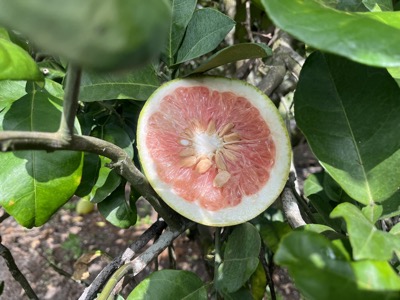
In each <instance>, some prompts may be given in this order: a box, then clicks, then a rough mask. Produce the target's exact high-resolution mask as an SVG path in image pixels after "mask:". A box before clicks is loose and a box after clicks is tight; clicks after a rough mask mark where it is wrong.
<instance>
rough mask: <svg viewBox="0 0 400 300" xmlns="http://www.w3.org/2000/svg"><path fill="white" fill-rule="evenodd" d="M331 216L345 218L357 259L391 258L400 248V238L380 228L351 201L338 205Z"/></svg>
mask: <svg viewBox="0 0 400 300" xmlns="http://www.w3.org/2000/svg"><path fill="white" fill-rule="evenodd" d="M331 217H332V218H338V217H342V218H344V219H345V221H346V224H347V231H348V233H349V238H350V243H351V245H352V247H353V257H354V259H356V260H362V259H373V260H390V259H391V258H392V257H393V251H394V250H395V249H400V239H398V238H397V237H394V236H393V235H391V234H390V233H387V232H383V231H380V230H378V229H377V228H376V227H375V226H374V224H373V223H372V222H371V221H369V220H368V219H367V218H366V217H365V216H364V215H363V214H362V212H361V211H360V210H359V209H358V208H357V207H355V206H354V205H352V204H350V203H342V204H339V205H338V206H336V208H335V209H334V210H333V212H332V214H331Z"/></svg>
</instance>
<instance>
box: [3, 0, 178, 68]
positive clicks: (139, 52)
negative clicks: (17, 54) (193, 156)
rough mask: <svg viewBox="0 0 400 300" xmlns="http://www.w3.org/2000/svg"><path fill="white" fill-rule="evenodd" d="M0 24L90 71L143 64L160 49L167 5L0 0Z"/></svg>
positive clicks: (154, 0) (150, 0) (157, 0)
mask: <svg viewBox="0 0 400 300" xmlns="http://www.w3.org/2000/svg"><path fill="white" fill-rule="evenodd" d="M0 7H1V9H0V23H1V24H3V25H5V26H7V27H9V28H12V29H15V30H17V31H19V32H22V33H24V34H25V35H26V36H28V37H29V38H30V39H32V40H33V41H34V43H35V44H36V45H38V46H39V47H41V48H43V49H46V51H49V52H51V53H52V54H56V55H60V56H63V57H65V58H67V59H68V60H70V61H72V62H74V63H75V64H78V65H84V66H87V67H90V68H96V69H99V68H100V69H110V68H111V69H113V68H115V67H122V68H129V67H135V66H138V65H143V64H145V63H147V62H148V61H149V60H150V59H151V58H153V57H154V56H155V55H157V54H159V53H160V51H161V50H162V49H163V47H164V43H165V42H166V38H167V30H168V25H167V24H168V23H169V19H170V17H171V11H170V6H169V3H168V2H167V1H162V0H146V1H142V0H126V1H105V0H101V1H99V0H89V1H84V2H82V1H80V0H69V1H63V0H55V1H50V2H49V1H47V0H34V1H25V0H14V1H8V0H1V1H0Z"/></svg>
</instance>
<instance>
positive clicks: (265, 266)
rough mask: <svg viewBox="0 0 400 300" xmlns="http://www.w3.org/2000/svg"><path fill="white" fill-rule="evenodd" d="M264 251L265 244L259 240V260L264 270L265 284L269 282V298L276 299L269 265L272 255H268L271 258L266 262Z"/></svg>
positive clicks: (271, 262)
mask: <svg viewBox="0 0 400 300" xmlns="http://www.w3.org/2000/svg"><path fill="white" fill-rule="evenodd" d="M266 254H267V253H266V251H265V245H264V243H263V242H261V249H260V255H259V256H260V261H261V265H262V266H263V269H264V272H265V276H266V279H267V284H269V290H270V293H271V300H276V294H275V284H274V281H273V279H272V268H271V265H272V264H273V260H272V257H270V258H271V259H269V262H270V264H268V262H267V260H266V259H265V255H266ZM268 256H270V254H269V253H268Z"/></svg>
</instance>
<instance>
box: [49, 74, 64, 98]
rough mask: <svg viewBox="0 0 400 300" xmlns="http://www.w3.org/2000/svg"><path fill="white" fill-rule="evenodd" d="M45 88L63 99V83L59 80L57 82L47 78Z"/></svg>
mask: <svg viewBox="0 0 400 300" xmlns="http://www.w3.org/2000/svg"><path fill="white" fill-rule="evenodd" d="M44 88H45V90H46V91H47V92H48V93H49V94H50V95H52V96H54V97H56V98H59V99H63V98H64V89H63V86H62V85H61V84H59V83H58V82H55V81H53V80H51V79H48V78H46V79H45V85H44Z"/></svg>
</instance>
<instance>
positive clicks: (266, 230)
mask: <svg viewBox="0 0 400 300" xmlns="http://www.w3.org/2000/svg"><path fill="white" fill-rule="evenodd" d="M290 231H292V229H291V227H290V226H289V224H288V223H285V222H280V221H267V222H263V223H262V224H261V228H260V235H261V238H262V239H263V241H264V244H265V245H266V246H267V247H268V248H269V249H270V250H271V251H272V252H273V253H275V252H276V250H277V249H278V245H279V243H280V241H281V239H282V237H283V236H284V235H285V234H287V233H289V232H290Z"/></svg>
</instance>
